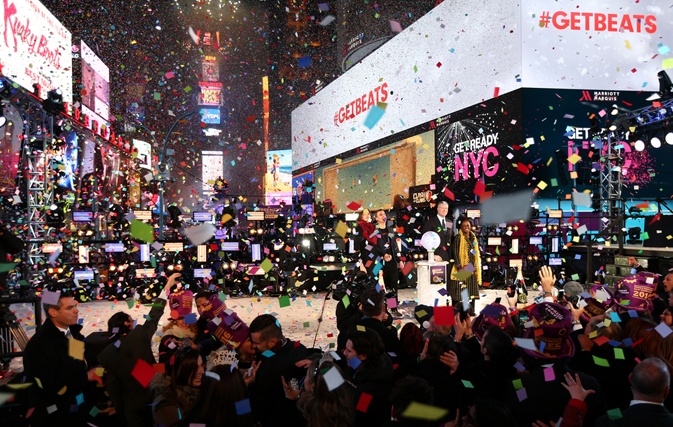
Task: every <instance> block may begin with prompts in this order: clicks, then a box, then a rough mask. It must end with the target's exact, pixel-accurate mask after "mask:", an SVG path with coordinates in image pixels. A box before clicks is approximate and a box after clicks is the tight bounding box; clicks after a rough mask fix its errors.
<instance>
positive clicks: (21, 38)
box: [0, 0, 72, 103]
mask: <svg viewBox="0 0 673 427" xmlns="http://www.w3.org/2000/svg"><path fill="white" fill-rule="evenodd" d="M3 5H4V6H3V7H2V9H0V11H1V13H2V15H3V16H2V19H1V20H0V39H1V40H0V67H1V69H2V74H3V75H5V76H7V77H9V78H10V79H12V80H14V81H15V82H16V83H18V84H19V85H21V86H22V87H24V88H25V89H27V90H28V91H29V92H31V93H32V92H33V84H34V83H38V84H39V85H40V86H41V88H42V90H41V92H40V93H41V96H42V98H43V99H46V98H47V92H49V91H51V90H53V89H59V88H60V89H61V91H62V92H63V101H64V102H68V103H71V102H72V34H71V33H70V31H68V30H67V29H66V28H65V27H64V26H63V24H61V23H60V22H59V21H58V20H57V19H56V18H55V17H54V15H52V14H51V12H49V10H47V8H46V7H44V6H43V5H42V4H41V3H40V2H39V1H38V0H3Z"/></svg>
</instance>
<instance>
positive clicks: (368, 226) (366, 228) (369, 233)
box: [358, 221, 376, 245]
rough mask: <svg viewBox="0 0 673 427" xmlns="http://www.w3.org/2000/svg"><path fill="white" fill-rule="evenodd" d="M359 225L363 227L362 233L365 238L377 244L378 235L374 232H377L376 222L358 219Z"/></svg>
mask: <svg viewBox="0 0 673 427" xmlns="http://www.w3.org/2000/svg"><path fill="white" fill-rule="evenodd" d="M358 225H359V226H360V228H362V234H363V235H364V238H365V239H367V241H368V242H369V243H371V244H372V245H375V244H376V236H373V234H374V233H375V232H376V228H375V227H374V224H372V223H371V222H366V221H358Z"/></svg>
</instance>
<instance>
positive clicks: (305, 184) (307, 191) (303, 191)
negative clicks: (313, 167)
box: [292, 171, 315, 205]
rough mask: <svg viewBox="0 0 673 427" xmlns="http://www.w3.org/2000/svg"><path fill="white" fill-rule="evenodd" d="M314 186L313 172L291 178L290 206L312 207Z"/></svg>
mask: <svg viewBox="0 0 673 427" xmlns="http://www.w3.org/2000/svg"><path fill="white" fill-rule="evenodd" d="M314 188H315V186H314V185H313V171H311V172H306V173H303V174H301V175H295V176H293V177H292V204H293V205H296V204H301V205H312V204H313V196H314V194H315V192H314Z"/></svg>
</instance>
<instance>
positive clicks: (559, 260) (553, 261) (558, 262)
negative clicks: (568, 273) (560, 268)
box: [549, 258, 563, 265]
mask: <svg viewBox="0 0 673 427" xmlns="http://www.w3.org/2000/svg"><path fill="white" fill-rule="evenodd" d="M549 265H563V258H549Z"/></svg>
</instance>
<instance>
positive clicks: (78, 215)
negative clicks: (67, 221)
mask: <svg viewBox="0 0 673 427" xmlns="http://www.w3.org/2000/svg"><path fill="white" fill-rule="evenodd" d="M72 220H73V221H76V222H89V221H91V220H93V212H73V213H72Z"/></svg>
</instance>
